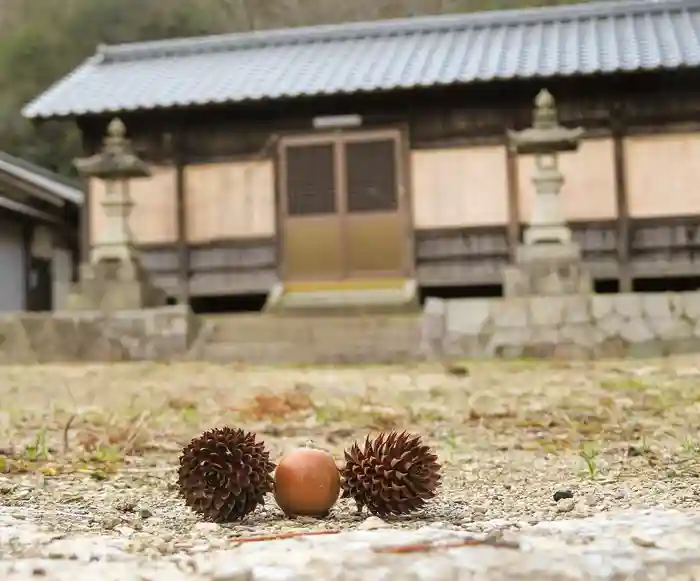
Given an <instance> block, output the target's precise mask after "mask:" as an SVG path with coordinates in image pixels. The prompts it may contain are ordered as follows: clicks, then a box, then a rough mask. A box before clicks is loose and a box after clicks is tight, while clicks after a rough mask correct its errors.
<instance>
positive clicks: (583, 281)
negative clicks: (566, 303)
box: [503, 242, 593, 297]
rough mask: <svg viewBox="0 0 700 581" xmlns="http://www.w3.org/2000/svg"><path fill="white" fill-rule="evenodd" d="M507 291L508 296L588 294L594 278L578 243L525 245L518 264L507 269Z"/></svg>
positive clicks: (517, 261) (517, 257)
mask: <svg viewBox="0 0 700 581" xmlns="http://www.w3.org/2000/svg"><path fill="white" fill-rule="evenodd" d="M503 292H504V295H505V296H507V297H524V296H533V295H539V296H556V295H569V294H588V293H591V292H593V280H592V278H591V274H590V272H589V270H588V268H587V266H586V264H585V263H584V262H583V261H582V260H581V249H580V248H579V247H578V245H577V244H575V243H573V242H567V243H562V242H540V243H538V244H523V245H521V246H520V247H518V249H517V251H516V257H515V264H513V265H510V266H507V267H505V268H504V270H503Z"/></svg>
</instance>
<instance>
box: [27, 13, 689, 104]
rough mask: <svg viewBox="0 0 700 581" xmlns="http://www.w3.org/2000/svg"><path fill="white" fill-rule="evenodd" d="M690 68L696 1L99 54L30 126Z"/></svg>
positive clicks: (314, 31)
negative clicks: (167, 110) (50, 120)
mask: <svg viewBox="0 0 700 581" xmlns="http://www.w3.org/2000/svg"><path fill="white" fill-rule="evenodd" d="M699 65H700V0H668V1H664V0H660V1H649V0H637V1H629V0H626V1H622V2H591V3H587V4H578V5H570V6H559V7H549V8H535V9H527V10H513V11H494V12H481V13H473V14H459V15H449V16H437V17H421V18H410V19H402V20H388V21H380V22H372V23H356V24H343V25H333V26H320V27H312V28H300V29H287V30H278V31H259V32H252V33H243V34H229V35H219V36H210V37H202V38H190V39H178V40H168V41H157V42H147V43H136V44H126V45H118V46H104V47H101V48H99V49H98V51H97V54H96V55H95V56H93V57H92V58H90V59H88V60H87V61H86V62H85V63H83V64H82V65H81V66H80V67H78V68H77V69H76V70H75V71H74V72H73V73H71V74H70V75H68V76H67V77H65V78H64V79H62V80H60V81H59V82H58V83H57V84H55V85H54V86H53V87H51V88H50V89H49V90H47V91H46V92H45V93H44V94H42V95H40V96H39V97H38V98H36V99H35V100H34V101H33V102H32V103H30V104H29V105H27V106H26V107H25V109H24V115H25V116H26V117H29V118H47V117H60V116H74V115H84V114H90V113H112V112H118V111H135V110H143V109H155V108H164V107H178V106H191V105H208V104H216V103H236V102H244V101H253V100H262V99H281V98H292V97H301V96H315V95H333V94H341V93H345V94H348V93H355V92H365V91H387V90H393V89H407V88H413V87H431V86H437V85H453V84H460V83H472V82H478V81H491V80H495V79H514V78H534V77H554V76H571V75H587V74H596V73H615V72H622V71H640V70H660V69H667V70H668V69H678V68H683V67H697V66H699Z"/></svg>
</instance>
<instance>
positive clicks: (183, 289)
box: [175, 142, 190, 305]
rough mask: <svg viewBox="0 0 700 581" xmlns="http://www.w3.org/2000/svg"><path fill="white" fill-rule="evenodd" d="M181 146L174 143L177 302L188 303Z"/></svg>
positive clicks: (187, 267)
mask: <svg viewBox="0 0 700 581" xmlns="http://www.w3.org/2000/svg"><path fill="white" fill-rule="evenodd" d="M180 150H181V144H180V143H179V142H176V143H175V212H176V227H177V242H176V244H177V264H178V276H177V278H178V287H179V296H178V302H179V303H180V304H183V305H187V304H189V302H190V249H189V246H188V244H187V212H186V208H185V206H186V196H187V191H186V190H187V187H186V184H185V162H184V161H183V156H182V154H181V151H180Z"/></svg>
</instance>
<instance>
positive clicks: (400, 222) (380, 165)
mask: <svg viewBox="0 0 700 581" xmlns="http://www.w3.org/2000/svg"><path fill="white" fill-rule="evenodd" d="M398 145H399V141H398V139H397V138H396V137H395V136H393V135H387V134H386V133H385V134H379V135H377V136H370V135H368V136H366V137H365V136H362V135H360V134H358V135H357V136H355V138H354V139H349V140H348V141H347V142H346V143H344V146H343V153H344V156H343V162H344V163H343V171H344V184H343V185H344V192H343V193H344V197H345V211H346V214H345V216H344V221H343V236H344V243H345V268H346V273H348V276H351V277H367V276H392V275H394V276H395V275H397V274H404V273H406V270H407V265H408V262H407V259H408V250H409V244H408V238H407V221H406V215H405V209H404V208H403V207H402V204H401V189H400V185H401V184H400V183H399V171H400V165H399V161H398Z"/></svg>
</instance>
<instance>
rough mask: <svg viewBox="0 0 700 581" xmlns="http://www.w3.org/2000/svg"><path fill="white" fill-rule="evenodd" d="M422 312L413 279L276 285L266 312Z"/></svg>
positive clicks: (356, 313)
mask: <svg viewBox="0 0 700 581" xmlns="http://www.w3.org/2000/svg"><path fill="white" fill-rule="evenodd" d="M419 311H420V301H419V299H418V287H417V284H416V282H415V281H414V280H401V281H395V282H392V284H386V285H380V284H376V283H373V281H368V283H367V285H366V286H363V285H361V284H360V285H357V284H354V285H348V286H347V287H344V286H342V285H341V286H338V287H335V288H333V287H332V286H330V287H329V286H327V285H323V283H319V285H318V286H316V287H315V286H314V285H308V286H306V287H304V286H300V285H285V284H279V285H277V286H276V287H275V288H274V289H273V290H272V291H271V292H270V295H269V297H268V300H267V303H266V305H265V312H267V313H275V314H290V313H291V314H303V315H319V314H345V315H350V314H352V315H358V314H370V313H372V314H380V313H417V312H419Z"/></svg>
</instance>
